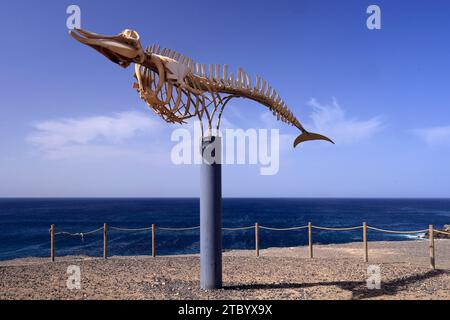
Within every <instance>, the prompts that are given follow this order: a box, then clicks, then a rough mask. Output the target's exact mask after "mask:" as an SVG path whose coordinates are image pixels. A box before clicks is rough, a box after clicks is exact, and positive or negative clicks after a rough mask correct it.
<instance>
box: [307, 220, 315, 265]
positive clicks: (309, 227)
mask: <svg viewBox="0 0 450 320" xmlns="http://www.w3.org/2000/svg"><path fill="white" fill-rule="evenodd" d="M308 244H309V257H310V258H311V259H312V258H313V257H314V255H313V242H312V224H311V222H308Z"/></svg>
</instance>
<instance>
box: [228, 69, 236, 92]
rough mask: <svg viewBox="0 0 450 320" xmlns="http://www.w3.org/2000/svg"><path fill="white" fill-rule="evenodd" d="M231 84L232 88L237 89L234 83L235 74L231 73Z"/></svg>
mask: <svg viewBox="0 0 450 320" xmlns="http://www.w3.org/2000/svg"><path fill="white" fill-rule="evenodd" d="M229 82H230V86H232V87H233V88H234V87H236V83H235V81H234V74H233V73H230V78H229Z"/></svg>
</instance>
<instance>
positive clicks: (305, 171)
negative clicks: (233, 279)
mask: <svg viewBox="0 0 450 320" xmlns="http://www.w3.org/2000/svg"><path fill="white" fill-rule="evenodd" d="M70 4H77V5H78V6H80V8H81V14H82V17H81V19H82V20H81V21H82V27H83V28H86V29H87V30H91V31H95V32H99V33H105V34H116V33H119V32H120V31H122V30H123V29H125V28H131V29H134V30H136V31H138V32H139V33H140V35H141V40H142V43H143V45H145V46H147V45H150V44H153V43H158V44H160V45H162V46H165V47H170V48H172V49H175V50H177V51H178V52H181V53H183V54H185V55H187V56H190V57H192V58H194V59H195V60H196V61H198V62H201V63H206V64H209V63H214V64H215V63H217V64H225V63H226V64H228V65H230V66H232V67H234V68H237V67H243V68H245V70H246V71H247V72H248V73H249V74H251V75H256V74H260V75H262V76H263V77H264V78H265V79H268V80H269V81H270V82H271V84H272V85H273V87H275V89H276V90H277V92H279V93H280V94H281V95H282V96H283V97H284V100H285V101H286V102H287V104H288V105H289V106H290V108H291V110H292V111H293V112H294V113H295V114H296V115H297V117H298V118H299V119H300V121H301V122H302V123H303V124H304V125H305V126H306V127H307V128H309V129H315V130H316V131H317V130H319V131H320V132H321V133H325V134H328V135H329V136H330V137H332V138H333V139H334V140H336V142H337V144H336V145H335V146H333V145H331V144H327V143H321V142H317V143H306V144H303V145H301V146H300V147H299V148H297V149H295V150H294V149H292V148H291V144H292V140H289V139H286V142H285V145H283V146H282V149H281V159H280V171H279V173H278V174H277V175H274V176H261V175H260V174H259V167H258V166H255V165H241V166H225V167H224V177H223V190H224V191H223V193H224V196H226V197H246V196H249V197H449V196H450V165H449V163H450V108H449V103H448V102H449V101H450V90H449V89H448V85H449V78H448V76H449V74H450V59H449V56H450V42H449V34H450V20H449V19H448V13H449V12H450V4H449V3H448V2H447V1H425V0H423V1H408V2H403V1H363V0H354V1H317V0H316V1H226V2H225V1H189V2H187V1H170V2H167V1H127V2H126V3H124V2H123V1H117V2H115V1H111V2H107V1H75V2H67V1H41V2H40V3H37V2H35V1H12V2H9V3H8V6H7V10H2V11H1V12H0V26H1V30H3V37H2V40H1V41H0V49H1V52H2V53H1V58H2V59H0V70H1V73H0V87H1V88H2V89H1V95H0V196H3V197H21V196H23V197H30V196H32V197H41V196H42V197H52V196H58V197H65V196H74V197H82V196H94V197H104V196H108V197H109V196H110V197H118V196H120V197H133V196H137V197H196V196H198V192H199V185H198V184H199V183H198V176H199V168H198V166H195V165H192V166H175V165H174V164H172V163H171V160H170V152H171V149H172V147H173V145H174V143H173V142H171V141H170V135H171V132H172V130H173V129H175V127H173V126H168V125H166V124H165V123H163V122H162V120H161V119H159V118H156V117H155V116H154V115H153V113H152V112H151V111H150V110H148V109H147V108H146V106H145V105H144V104H143V102H142V101H141V100H140V99H139V97H138V95H137V93H136V92H135V91H134V90H133V89H132V87H131V85H132V82H133V78H132V73H133V72H132V70H131V69H126V70H124V69H122V68H120V67H118V66H116V65H113V64H112V63H111V62H109V61H107V60H106V59H105V58H104V57H102V56H101V55H99V54H98V53H96V52H94V51H93V50H91V49H88V48H86V47H84V46H82V45H80V44H79V43H76V42H75V41H73V40H72V39H71V38H70V37H69V36H68V33H67V28H66V19H67V16H68V15H67V14H66V8H67V6H68V5H70ZM370 4H377V5H379V6H380V8H381V13H382V29H381V30H368V29H367V27H366V19H367V17H368V14H367V13H366V8H367V7H368V6H369V5H370ZM225 116H226V119H227V123H229V124H230V125H232V126H234V127H241V128H280V130H281V131H280V133H281V134H282V135H283V136H284V137H295V135H296V134H297V132H296V130H294V129H293V128H291V127H288V126H286V125H284V124H282V123H277V122H275V121H273V120H271V117H270V114H267V111H266V110H265V109H264V108H262V107H261V106H259V105H257V104H255V103H252V102H248V101H239V102H236V103H233V104H232V105H231V107H230V108H229V109H228V110H227V113H226V114H225ZM313 131H314V130H313ZM283 141H284V140H283V139H282V142H283Z"/></svg>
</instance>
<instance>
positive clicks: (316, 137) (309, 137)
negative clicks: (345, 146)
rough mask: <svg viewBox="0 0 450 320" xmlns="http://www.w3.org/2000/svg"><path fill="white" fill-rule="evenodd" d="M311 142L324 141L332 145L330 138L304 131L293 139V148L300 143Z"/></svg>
mask: <svg viewBox="0 0 450 320" xmlns="http://www.w3.org/2000/svg"><path fill="white" fill-rule="evenodd" d="M312 140H325V141H328V142H331V143H332V144H334V142H333V140H331V139H330V138H327V137H325V136H323V135H321V134H318V133H312V132H307V131H305V132H303V133H302V134H301V135H299V136H298V137H297V138H296V139H295V141H294V148H295V147H296V146H297V145H299V144H300V143H302V142H305V141H312Z"/></svg>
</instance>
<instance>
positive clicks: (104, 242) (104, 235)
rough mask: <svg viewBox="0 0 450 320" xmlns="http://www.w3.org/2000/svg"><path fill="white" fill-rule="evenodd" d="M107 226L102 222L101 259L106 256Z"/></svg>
mask: <svg viewBox="0 0 450 320" xmlns="http://www.w3.org/2000/svg"><path fill="white" fill-rule="evenodd" d="M106 232H107V226H106V223H104V224H103V259H107V258H108V251H107V249H108V248H107V235H106Z"/></svg>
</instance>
